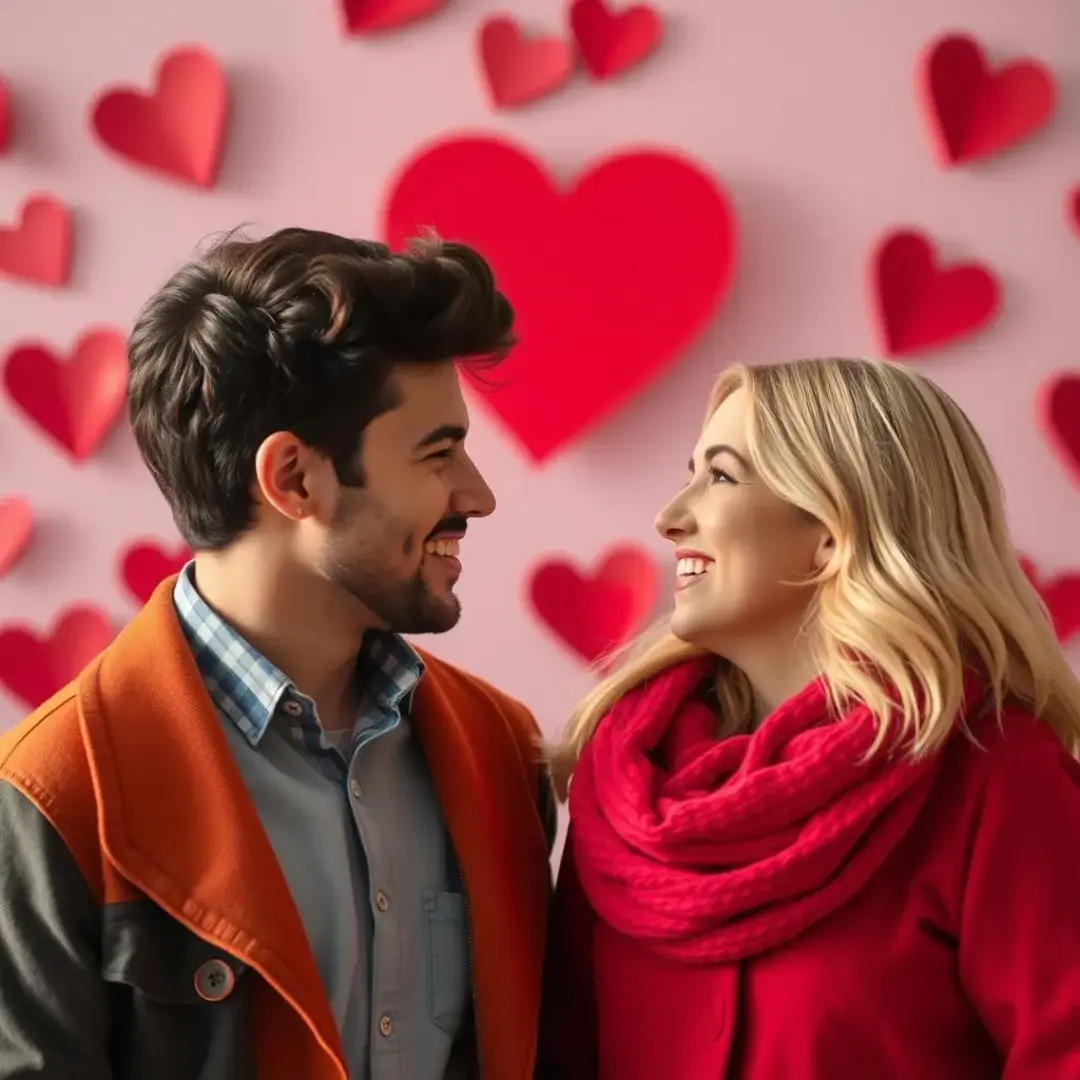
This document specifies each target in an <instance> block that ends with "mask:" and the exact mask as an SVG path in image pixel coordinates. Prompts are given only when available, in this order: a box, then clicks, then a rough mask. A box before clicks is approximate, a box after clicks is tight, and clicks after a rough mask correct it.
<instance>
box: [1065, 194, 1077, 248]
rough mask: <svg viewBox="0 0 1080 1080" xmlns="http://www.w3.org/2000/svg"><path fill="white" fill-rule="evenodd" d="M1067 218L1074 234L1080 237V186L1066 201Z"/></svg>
mask: <svg viewBox="0 0 1080 1080" xmlns="http://www.w3.org/2000/svg"><path fill="white" fill-rule="evenodd" d="M1065 217H1066V220H1067V221H1068V222H1069V224H1070V225H1071V226H1072V229H1073V232H1075V233H1076V234H1077V235H1078V236H1080V184H1077V185H1076V187H1074V188H1073V189H1072V191H1070V192H1069V194H1068V196H1067V197H1066V199H1065Z"/></svg>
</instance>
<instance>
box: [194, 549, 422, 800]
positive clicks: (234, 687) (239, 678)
mask: <svg viewBox="0 0 1080 1080" xmlns="http://www.w3.org/2000/svg"><path fill="white" fill-rule="evenodd" d="M194 569H195V564H194V562H189V563H188V564H187V566H185V567H184V569H183V571H181V573H180V576H179V577H178V578H177V581H176V586H175V588H174V590H173V603H174V605H175V607H176V613H177V615H178V616H179V619H180V626H181V628H182V630H183V632H184V636H185V637H186V638H187V640H188V644H189V645H190V646H191V652H192V655H193V656H194V658H195V664H196V666H197V667H198V669H199V673H200V674H201V675H202V677H203V681H204V682H205V683H206V688H207V691H208V692H209V694H210V698H211V700H212V701H213V702H214V705H215V706H216V707H217V710H218V712H220V713H221V714H222V715H223V716H225V717H226V718H228V719H229V720H230V721H231V722H232V723H233V724H235V725H236V727H237V728H238V729H239V730H240V732H241V733H242V734H243V736H244V738H245V739H246V740H247V741H248V742H249V743H250V744H251V745H252V746H258V745H259V742H260V741H261V740H262V738H263V736H264V735H265V734H266V732H267V729H268V728H269V727H270V725H271V724H272V723H273V722H275V720H277V721H278V722H280V723H283V724H284V730H285V731H287V733H288V735H289V737H290V738H291V739H292V740H293V742H294V743H295V744H296V745H297V747H298V748H299V749H300V750H301V751H303V752H304V753H305V754H306V755H307V756H309V757H310V758H311V759H312V760H313V761H314V762H316V763H317V765H318V767H319V768H320V769H321V770H322V772H323V773H324V775H326V776H328V777H329V778H331V779H334V780H338V781H340V782H341V783H344V782H345V779H346V776H347V769H348V763H347V761H346V759H345V757H344V756H343V755H342V754H341V753H340V752H339V751H338V750H337V748H336V747H335V746H334V745H333V743H332V742H331V741H330V740H329V739H328V738H327V736H326V734H325V733H324V732H323V729H322V725H321V724H320V723H319V717H318V712H317V711H316V708H315V702H314V701H312V700H311V698H309V697H307V696H306V695H304V694H301V693H300V692H299V691H298V690H297V689H296V687H295V686H294V685H293V684H292V683H291V682H290V681H289V679H288V678H287V677H286V676H285V675H284V674H283V673H282V672H281V671H279V670H278V669H277V668H276V667H275V666H274V665H273V664H271V663H270V661H269V660H267V659H266V657H264V656H263V655H262V654H260V653H259V652H257V651H256V650H255V649H253V648H252V647H251V646H250V645H249V644H248V643H247V642H246V641H245V640H244V639H243V638H242V637H241V636H240V635H239V634H238V633H237V632H236V631H235V630H234V629H233V628H232V627H231V626H229V625H228V623H226V622H225V621H224V620H223V619H221V618H220V617H219V616H218V615H217V614H216V613H215V612H214V611H213V610H212V609H211V607H210V606H209V604H207V603H206V601H205V600H203V598H202V597H201V596H200V595H199V593H198V590H197V589H196V588H195V582H194ZM423 673H424V665H423V661H421V660H420V658H419V657H418V656H417V655H416V653H415V652H414V651H413V650H412V649H411V648H410V647H409V646H408V644H406V642H405V641H404V640H403V639H402V638H401V637H399V636H398V635H397V634H393V633H390V632H389V631H378V630H371V631H368V633H367V634H365V635H364V641H363V645H362V646H361V650H360V655H359V656H358V658H357V679H358V680H359V683H358V685H359V686H360V687H361V690H362V693H363V697H362V699H361V705H360V708H359V710H358V712H357V717H356V723H355V725H354V726H353V730H352V740H351V746H350V750H349V754H348V757H349V758H351V757H352V755H353V754H355V753H356V751H357V750H358V749H359V748H360V747H361V746H364V745H366V744H367V743H369V742H371V741H372V740H373V739H376V738H378V737H379V736H380V735H383V734H385V733H386V732H388V731H391V730H393V729H394V728H395V727H397V726H398V724H400V723H401V714H402V711H403V710H407V709H408V708H409V704H410V702H411V700H412V693H413V690H414V689H415V688H416V684H417V683H418V682H419V681H420V678H421V676H422V675H423Z"/></svg>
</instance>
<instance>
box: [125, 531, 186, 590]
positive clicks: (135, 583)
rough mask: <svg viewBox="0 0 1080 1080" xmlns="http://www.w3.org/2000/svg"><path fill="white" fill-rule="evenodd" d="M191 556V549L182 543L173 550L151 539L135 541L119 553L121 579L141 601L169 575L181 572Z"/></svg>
mask: <svg viewBox="0 0 1080 1080" xmlns="http://www.w3.org/2000/svg"><path fill="white" fill-rule="evenodd" d="M190 558H191V551H190V549H189V548H188V547H187V546H186V545H185V544H180V545H179V546H178V547H176V548H174V549H172V550H171V551H169V550H166V549H165V548H163V547H162V546H161V545H160V544H156V543H154V542H153V541H152V540H149V541H144V542H140V543H136V544H132V545H131V546H130V547H128V548H127V549H126V550H124V551H123V552H122V553H121V556H120V580H121V581H122V582H123V583H124V587H125V588H126V589H127V591H128V592H129V593H130V594H131V595H132V596H133V597H134V598H135V600H136V601H137V602H138V603H139V604H145V603H146V601H147V600H149V599H150V594H151V593H152V592H153V591H154V589H156V588H157V586H158V585H159V584H160V583H161V582H162V581H163V580H164V579H165V578H167V577H168V576H169V575H170V574H178V573H180V571H181V569H183V567H184V564H185V563H186V562H187V561H188V559H190Z"/></svg>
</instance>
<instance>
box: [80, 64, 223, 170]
mask: <svg viewBox="0 0 1080 1080" xmlns="http://www.w3.org/2000/svg"><path fill="white" fill-rule="evenodd" d="M228 96H229V87H228V83H227V81H226V79H225V72H224V71H223V70H222V68H221V65H220V64H219V63H218V61H217V60H216V58H215V57H213V56H212V55H211V54H210V53H208V52H207V51H206V50H205V49H201V48H199V47H197V46H191V47H184V48H178V49H173V50H172V51H171V52H168V53H166V54H165V55H164V56H163V57H162V58H161V59H160V61H159V62H158V66H157V78H156V87H155V90H154V92H153V94H151V95H150V96H149V97H148V96H146V95H145V94H143V93H142V92H141V91H139V90H137V89H133V88H127V87H121V88H118V89H115V90H110V91H108V92H107V93H104V94H102V95H101V97H99V98H98V100H97V101H96V102H95V104H94V106H93V109H92V112H91V121H90V122H91V126H92V127H93V129H94V131H95V133H96V134H97V136H98V138H99V139H101V141H102V142H103V143H104V144H105V145H106V146H108V147H109V148H110V149H111V150H114V151H116V153H118V154H120V156H121V157H124V158H127V159H128V160H130V161H135V162H138V164H140V165H145V166H146V167H147V168H150V169H153V170H156V171H157V172H160V173H164V174H165V175H167V176H171V177H173V178H174V179H177V180H184V181H187V182H188V183H192V184H196V185H197V186H199V187H203V188H210V187H213V186H214V180H215V178H216V176H217V170H218V164H219V162H220V160H221V149H222V144H223V143H224V136H225V119H226V114H227V112H228Z"/></svg>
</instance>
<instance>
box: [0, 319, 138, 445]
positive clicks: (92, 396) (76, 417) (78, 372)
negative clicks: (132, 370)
mask: <svg viewBox="0 0 1080 1080" xmlns="http://www.w3.org/2000/svg"><path fill="white" fill-rule="evenodd" d="M126 380H127V356H126V351H125V344H124V337H123V335H122V334H120V333H118V332H117V331H115V330H92V331H89V332H88V333H86V334H84V335H83V336H82V337H81V338H80V339H79V341H78V342H77V343H76V345H75V348H74V350H73V352H72V355H71V358H70V359H69V360H66V361H64V360H60V359H58V358H57V357H56V356H55V355H54V354H53V353H52V352H50V350H49V349H48V348H47V347H46V346H44V345H17V346H15V348H14V349H12V351H11V352H10V353H8V357H7V362H6V364H5V366H4V385H5V386H6V387H7V392H8V395H9V396H10V398H11V400H12V401H13V402H15V404H16V405H18V406H19V408H20V409H22V411H23V412H24V413H25V414H26V415H27V416H28V417H29V418H30V419H31V420H32V421H33V422H34V423H35V424H36V425H37V426H38V427H39V428H40V429H41V430H42V431H44V432H45V434H46V435H48V436H50V437H51V438H52V439H54V440H55V441H56V442H57V443H58V444H59V445H60V446H61V447H63V448H64V449H65V450H66V451H67V452H68V453H69V454H70V455H71V456H72V457H73V458H74V459H75V460H76V461H85V460H86V459H87V458H88V457H90V455H91V454H93V453H94V451H95V450H96V449H97V448H98V446H99V445H100V444H101V442H102V440H103V439H104V438H105V436H106V435H107V434H108V433H109V429H110V428H111V427H112V426H113V424H114V423H115V422H116V418H117V417H118V416H119V415H120V411H121V409H122V408H123V405H124V390H125V383H126Z"/></svg>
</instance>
